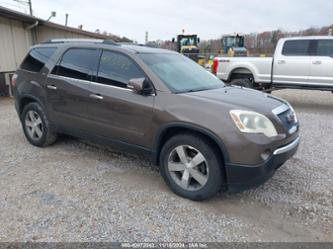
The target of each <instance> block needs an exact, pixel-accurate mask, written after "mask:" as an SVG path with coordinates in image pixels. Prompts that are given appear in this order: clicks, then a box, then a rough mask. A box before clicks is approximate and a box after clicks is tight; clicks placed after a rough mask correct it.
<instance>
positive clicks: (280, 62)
mask: <svg viewBox="0 0 333 249" xmlns="http://www.w3.org/2000/svg"><path fill="white" fill-rule="evenodd" d="M277 63H278V64H286V61H285V60H278V61H277Z"/></svg>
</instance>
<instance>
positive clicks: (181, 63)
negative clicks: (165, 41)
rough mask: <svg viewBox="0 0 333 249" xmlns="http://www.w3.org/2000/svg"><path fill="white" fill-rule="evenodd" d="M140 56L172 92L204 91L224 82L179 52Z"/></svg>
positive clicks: (221, 85)
mask: <svg viewBox="0 0 333 249" xmlns="http://www.w3.org/2000/svg"><path fill="white" fill-rule="evenodd" d="M139 56H140V58H141V59H142V60H143V61H144V62H145V63H146V64H147V65H148V66H149V68H150V69H151V70H152V71H153V72H154V73H155V74H156V75H157V76H158V77H159V78H160V79H161V80H162V81H163V82H164V83H165V84H166V85H167V87H168V88H169V89H170V90H171V91H172V92H174V93H183V92H195V91H204V90H210V89H215V88H220V87H223V86H224V83H222V81H220V80H219V79H218V78H216V77H215V76H214V75H213V74H211V73H210V72H208V71H206V70H205V69H204V68H203V67H201V66H199V65H198V64H196V63H195V62H193V61H192V60H190V59H188V58H187V57H185V56H183V55H180V54H171V53H170V54H167V53H165V54H148V53H147V54H145V53H143V54H140V55H139Z"/></svg>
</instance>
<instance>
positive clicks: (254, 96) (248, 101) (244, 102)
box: [184, 86, 286, 113]
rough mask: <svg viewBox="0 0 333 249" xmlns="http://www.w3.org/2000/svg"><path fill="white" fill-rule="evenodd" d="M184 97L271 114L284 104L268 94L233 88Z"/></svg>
mask: <svg viewBox="0 0 333 249" xmlns="http://www.w3.org/2000/svg"><path fill="white" fill-rule="evenodd" d="M184 95H186V96H188V97H194V98H199V99H201V100H203V101H207V102H215V103H219V104H221V105H224V106H230V108H235V109H242V110H250V111H256V112H261V113H271V111H272V110H273V109H275V108H277V107H279V106H281V105H282V104H284V103H286V102H284V101H283V100H281V99H279V98H276V97H274V96H272V95H270V94H266V93H262V92H259V91H256V90H252V89H248V88H242V87H235V86H228V87H223V88H218V89H213V90H207V91H200V92H192V93H185V94H184Z"/></svg>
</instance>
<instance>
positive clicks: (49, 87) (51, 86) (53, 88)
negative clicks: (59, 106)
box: [47, 85, 57, 90]
mask: <svg viewBox="0 0 333 249" xmlns="http://www.w3.org/2000/svg"><path fill="white" fill-rule="evenodd" d="M47 88H48V89H51V90H57V87H56V86H54V85H47Z"/></svg>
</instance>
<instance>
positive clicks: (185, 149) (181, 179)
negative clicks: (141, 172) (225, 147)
mask: <svg viewBox="0 0 333 249" xmlns="http://www.w3.org/2000/svg"><path fill="white" fill-rule="evenodd" d="M222 167H223V163H222V160H221V159H220V156H219V155H218V152H217V150H216V149H215V148H214V147H213V146H212V144H211V143H210V142H209V140H207V139H206V138H205V137H203V136H199V135H192V134H181V135H176V136H174V137H172V138H170V139H169V140H168V141H167V142H166V143H165V144H164V146H163V148H162V150H161V154H160V172H161V175H162V176H163V178H164V180H165V182H166V183H167V185H168V186H169V187H170V188H171V190H172V191H173V192H174V193H176V194H177V195H180V196H182V197H185V198H188V199H190V200H194V201H202V200H206V199H209V198H212V197H214V196H215V195H216V194H217V193H218V192H219V191H220V190H221V188H222V184H223V179H224V178H223V170H222Z"/></svg>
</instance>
